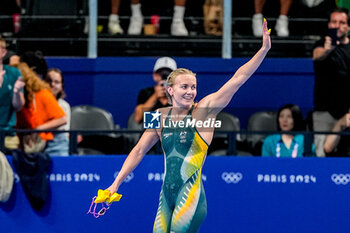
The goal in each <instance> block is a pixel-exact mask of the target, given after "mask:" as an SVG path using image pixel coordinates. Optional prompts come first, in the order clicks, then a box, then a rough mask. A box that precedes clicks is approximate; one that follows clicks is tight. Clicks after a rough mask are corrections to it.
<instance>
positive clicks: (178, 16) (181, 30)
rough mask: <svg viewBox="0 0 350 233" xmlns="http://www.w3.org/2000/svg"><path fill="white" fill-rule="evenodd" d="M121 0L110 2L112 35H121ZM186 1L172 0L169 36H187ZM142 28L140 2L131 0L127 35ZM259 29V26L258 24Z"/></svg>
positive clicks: (109, 24)
mask: <svg viewBox="0 0 350 233" xmlns="http://www.w3.org/2000/svg"><path fill="white" fill-rule="evenodd" d="M120 1H121V0H112V6H111V14H110V16H109V20H108V31H109V33H110V34H112V35H116V34H123V33H124V31H123V29H122V28H121V26H120V24H119V16H118V14H119V5H120ZM185 5H186V0H174V15H173V21H172V24H171V35H173V36H188V31H187V29H186V26H185V23H184V20H183V19H184V15H185ZM142 27H143V15H142V12H141V3H140V0H131V18H130V24H129V28H128V34H129V35H141V32H142ZM260 27H261V24H260Z"/></svg>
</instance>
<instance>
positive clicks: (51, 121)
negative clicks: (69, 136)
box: [17, 62, 67, 153]
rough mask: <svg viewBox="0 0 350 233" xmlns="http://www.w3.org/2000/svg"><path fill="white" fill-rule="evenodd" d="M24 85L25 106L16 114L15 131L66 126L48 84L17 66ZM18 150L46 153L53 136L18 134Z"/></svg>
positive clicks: (60, 109)
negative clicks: (19, 144)
mask: <svg viewBox="0 0 350 233" xmlns="http://www.w3.org/2000/svg"><path fill="white" fill-rule="evenodd" d="M18 68H19V70H20V71H21V73H22V75H23V79H24V83H25V85H26V86H25V94H24V97H25V100H26V103H25V105H24V107H23V108H22V109H21V111H19V112H18V113H17V128H18V129H37V130H56V129H57V128H58V127H60V126H62V125H64V124H66V123H67V117H66V115H65V113H64V111H63V110H62V108H61V107H60V106H59V104H58V102H57V100H56V98H55V97H54V96H53V95H52V93H51V91H50V87H49V85H48V84H47V83H46V82H44V81H43V80H41V79H40V78H39V77H38V76H37V74H36V73H35V72H33V71H32V69H30V68H29V66H28V65H27V64H26V63H24V62H21V63H20V64H19V65H18ZM19 137H20V143H21V148H22V149H23V150H25V151H26V152H27V153H31V152H39V151H45V150H46V149H47V150H48V151H49V150H50V148H49V146H50V144H47V143H46V142H47V141H51V140H53V138H54V135H53V134H52V133H50V132H48V133H46V132H42V133H39V134H37V133H32V134H26V135H23V134H19Z"/></svg>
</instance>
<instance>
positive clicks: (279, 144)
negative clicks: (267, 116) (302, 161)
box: [262, 104, 305, 158]
mask: <svg viewBox="0 0 350 233" xmlns="http://www.w3.org/2000/svg"><path fill="white" fill-rule="evenodd" d="M304 126H305V124H304V120H303V115H302V113H301V111H300V109H299V107H298V106H297V105H294V104H286V105H284V106H282V107H281V108H280V109H279V110H278V113H277V129H278V131H281V132H284V133H283V134H274V135H270V136H267V137H266V138H265V140H264V144H263V147H262V156H265V157H267V156H273V157H292V158H296V157H302V156H303V154H304V135H301V134H297V135H293V134H288V132H289V131H302V130H304Z"/></svg>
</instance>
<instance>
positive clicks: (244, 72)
mask: <svg viewBox="0 0 350 233" xmlns="http://www.w3.org/2000/svg"><path fill="white" fill-rule="evenodd" d="M270 48H271V39H270V32H269V30H268V29H267V22H266V20H265V21H264V24H263V44H262V47H261V49H260V50H259V51H258V52H257V53H256V54H255V55H254V56H253V57H252V58H251V59H250V60H249V61H248V62H247V63H246V64H244V65H243V66H241V67H240V68H239V69H238V70H237V71H236V73H235V74H234V75H233V76H232V78H231V79H230V80H229V81H228V82H226V83H225V84H224V85H223V86H222V87H221V88H220V89H219V90H218V91H217V92H215V93H213V94H211V95H208V96H207V97H205V98H204V99H203V104H201V102H202V101H201V102H200V103H199V105H201V107H208V108H210V109H212V110H211V111H212V112H213V113H214V114H217V113H218V112H220V111H221V110H222V109H223V108H225V107H226V106H227V105H228V104H229V102H230V101H231V99H232V97H233V95H234V94H235V93H236V92H237V91H238V89H239V88H240V87H241V86H242V85H243V84H244V83H245V82H246V81H247V80H248V79H249V78H250V76H251V75H252V74H253V73H254V72H255V71H256V70H257V69H258V67H259V66H260V64H261V63H262V61H263V60H264V58H265V56H266V54H267V52H268V51H269V50H270Z"/></svg>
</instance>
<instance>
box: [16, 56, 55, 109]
mask: <svg viewBox="0 0 350 233" xmlns="http://www.w3.org/2000/svg"><path fill="white" fill-rule="evenodd" d="M17 68H18V69H19V70H20V71H21V74H22V76H23V81H24V83H25V92H24V97H25V99H26V105H27V103H28V104H29V103H31V102H32V101H33V97H34V93H35V92H38V91H41V90H43V89H47V90H50V86H49V84H47V83H46V82H45V81H43V80H41V79H40V78H39V76H38V75H37V73H35V72H34V71H33V70H32V69H31V68H29V66H28V65H27V63H25V62H20V63H19V64H18V65H17Z"/></svg>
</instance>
